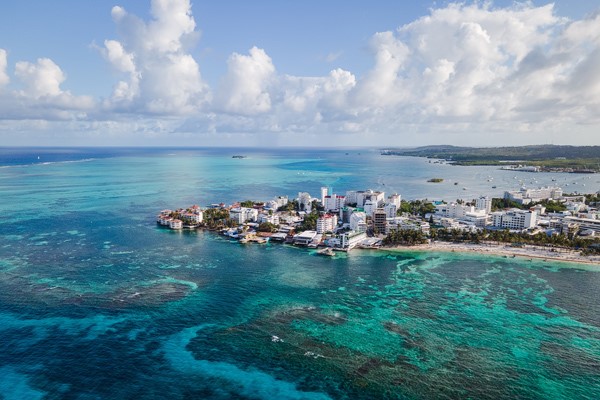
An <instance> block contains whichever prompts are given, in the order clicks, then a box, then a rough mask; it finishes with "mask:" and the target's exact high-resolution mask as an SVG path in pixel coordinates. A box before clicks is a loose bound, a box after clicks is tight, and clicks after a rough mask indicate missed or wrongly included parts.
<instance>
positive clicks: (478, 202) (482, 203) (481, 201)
mask: <svg viewBox="0 0 600 400" xmlns="http://www.w3.org/2000/svg"><path fill="white" fill-rule="evenodd" d="M475 210H484V211H485V212H486V214H490V213H491V212H492V199H490V198H489V197H487V196H481V197H480V198H478V199H475Z"/></svg>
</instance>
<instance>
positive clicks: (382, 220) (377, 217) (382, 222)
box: [373, 208, 387, 233]
mask: <svg viewBox="0 0 600 400" xmlns="http://www.w3.org/2000/svg"><path fill="white" fill-rule="evenodd" d="M373 230H374V231H375V233H385V232H386V230H387V214H386V212H385V210H384V209H383V208H377V209H375V211H373Z"/></svg>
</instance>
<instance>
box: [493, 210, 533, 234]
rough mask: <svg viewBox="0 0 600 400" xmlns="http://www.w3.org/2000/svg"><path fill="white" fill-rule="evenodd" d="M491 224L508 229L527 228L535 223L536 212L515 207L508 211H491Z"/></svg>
mask: <svg viewBox="0 0 600 400" xmlns="http://www.w3.org/2000/svg"><path fill="white" fill-rule="evenodd" d="M492 225H493V226H495V227H498V228H505V229H510V230H523V229H528V228H531V227H534V226H536V225H537V213H536V212H535V211H530V210H519V209H517V208H513V209H512V210H508V211H496V212H493V213H492Z"/></svg>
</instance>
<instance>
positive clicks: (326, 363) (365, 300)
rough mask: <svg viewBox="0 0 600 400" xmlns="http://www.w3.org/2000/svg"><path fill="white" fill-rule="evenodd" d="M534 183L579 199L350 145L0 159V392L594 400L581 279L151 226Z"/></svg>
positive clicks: (504, 177) (502, 174) (593, 288)
mask: <svg viewBox="0 0 600 400" xmlns="http://www.w3.org/2000/svg"><path fill="white" fill-rule="evenodd" d="M346 153H348V154H346ZM359 153H360V154H359ZM233 154H245V155H247V156H248V158H246V159H232V158H231V156H232V155H233ZM38 157H39V159H38ZM431 177H443V178H445V182H444V183H442V184H431V183H427V182H426V180H427V179H429V178H431ZM552 178H554V179H557V180H558V181H560V182H566V183H569V184H570V185H572V187H577V185H580V186H581V189H580V190H581V191H585V189H584V187H583V186H582V185H583V183H586V187H587V188H590V187H591V186H594V185H597V182H594V180H595V179H596V177H595V176H591V177H589V178H588V177H582V176H572V175H560V174H554V175H550V174H521V175H519V176H518V177H517V179H515V173H514V172H513V173H511V172H509V171H500V170H497V169H495V168H492V167H468V168H467V167H454V166H449V165H441V164H432V163H429V162H428V161H427V160H424V159H415V158H399V157H384V156H380V155H379V153H378V152H377V151H376V150H369V149H363V150H357V149H351V150H340V151H333V150H290V149H279V150H265V151H257V150H248V149H185V150H184V149H0V215H1V217H0V377H2V378H1V379H0V394H1V396H2V397H3V398H5V399H36V398H49V399H58V398H61V399H62V398H66V399H71V398H73V399H75V398H77V399H101V398H102V399H104V398H110V399H115V398H127V399H129V398H142V399H154V398H172V399H188V398H201V399H230V398H239V399H257V398H258V399H287V398H289V399H311V398H318V399H321V398H336V399H344V398H349V399H350V398H351V399H354V398H359V399H360V398H364V399H373V398H399V399H430V398H490V399H504V398H506V399H514V398H524V399H548V398H554V399H557V398H590V399H593V398H599V397H600V291H599V290H598V289H599V288H600V266H598V267H594V266H590V267H582V266H576V265H570V264H558V263H547V262H543V263H542V262H540V263H537V262H529V261H515V260H512V259H510V260H508V259H504V258H494V257H489V256H486V257H480V256H477V255H468V254H454V253H451V254H441V253H419V252H396V253H394V252H370V251H356V252H353V253H351V254H349V255H348V256H336V257H335V258H333V259H330V258H323V257H319V256H317V255H316V254H315V253H314V252H313V251H307V250H305V249H297V248H293V247H288V246H283V245H270V244H269V245H266V246H259V245H255V246H243V245H240V244H238V243H233V242H229V241H227V240H225V239H223V238H221V237H218V236H216V235H213V234H211V233H208V232H171V231H169V230H165V229H161V228H159V227H157V226H156V224H155V222H154V216H155V214H156V212H157V211H158V210H161V209H163V208H166V207H170V208H172V207H178V206H186V205H191V204H201V205H206V204H210V203H213V202H220V201H225V202H231V201H234V200H240V199H269V198H271V197H272V196H276V195H280V194H287V195H290V196H294V195H295V194H296V193H297V192H298V191H309V192H311V193H312V194H313V195H317V193H318V189H319V188H320V187H321V186H324V185H326V186H332V187H333V189H334V190H337V191H339V192H342V193H343V192H345V190H347V189H366V188H373V189H380V190H385V191H387V192H393V191H396V192H398V193H400V194H402V195H403V197H404V198H424V197H428V198H430V199H441V198H445V199H447V200H453V199H455V198H458V197H463V198H469V197H468V196H475V195H479V194H492V195H498V194H499V193H501V192H502V191H503V190H506V189H514V188H516V187H518V185H519V181H523V182H524V183H529V182H532V181H533V180H537V181H538V183H536V184H535V185H541V184H549V183H551V182H552ZM455 181H456V182H460V184H459V185H454V184H453V182H455ZM492 185H494V186H497V189H491V186H492ZM530 186H533V184H530ZM463 187H465V188H466V189H467V190H463V189H462V188H463ZM494 190H497V191H498V192H495V191H494Z"/></svg>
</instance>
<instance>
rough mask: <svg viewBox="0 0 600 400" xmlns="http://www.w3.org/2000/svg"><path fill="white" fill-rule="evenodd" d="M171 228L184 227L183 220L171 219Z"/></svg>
mask: <svg viewBox="0 0 600 400" xmlns="http://www.w3.org/2000/svg"><path fill="white" fill-rule="evenodd" d="M169 228H171V229H182V228H183V221H181V220H180V219H172V220H170V221H169Z"/></svg>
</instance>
